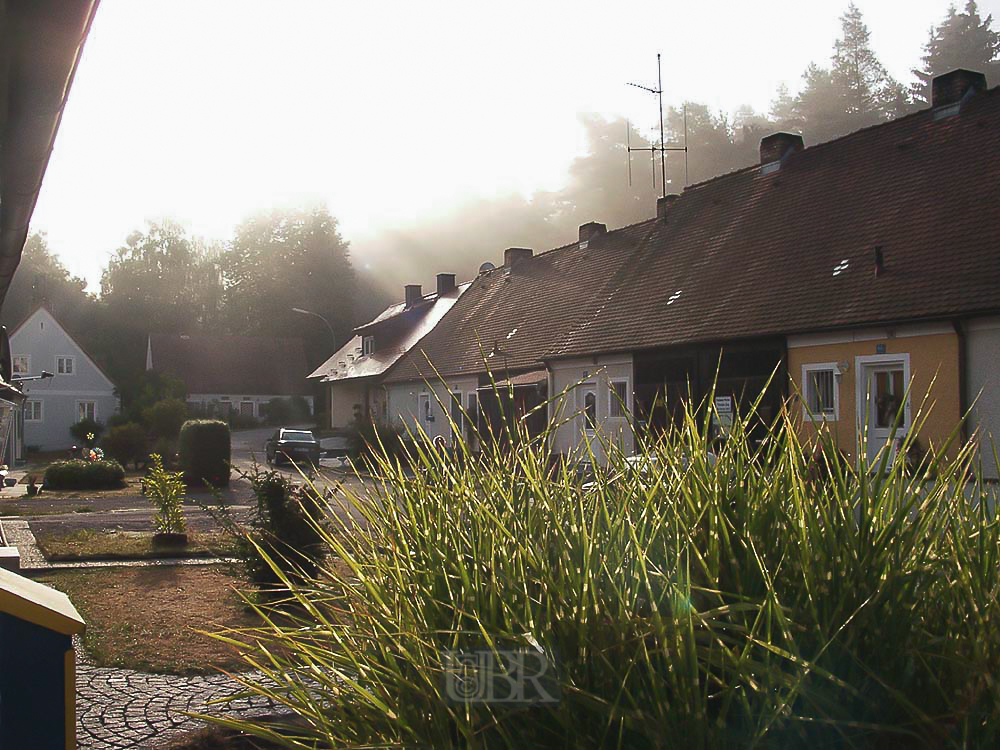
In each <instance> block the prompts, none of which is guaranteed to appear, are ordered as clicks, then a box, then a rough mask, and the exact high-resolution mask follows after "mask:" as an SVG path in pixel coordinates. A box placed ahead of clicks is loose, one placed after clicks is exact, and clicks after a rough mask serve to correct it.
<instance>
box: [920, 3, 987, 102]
mask: <svg viewBox="0 0 1000 750" xmlns="http://www.w3.org/2000/svg"><path fill="white" fill-rule="evenodd" d="M992 23H993V16H992V15H990V16H987V17H986V18H985V19H983V18H982V17H981V16H980V15H979V8H978V6H977V5H976V2H975V0H969V2H967V3H966V5H965V11H964V12H962V13H959V12H958V10H957V9H956V8H955V6H954V5H952V6H951V7H949V8H948V15H947V16H946V17H945V19H944V21H942V22H941V23H940V24H939V25H938V26H937V27H936V28H932V29H931V32H930V39H929V40H928V42H927V44H925V45H924V56H923V57H922V58H921V60H922V61H923V67H921V68H920V69H914V70H913V75H915V76H916V78H917V81H916V83H914V84H913V87H912V92H913V98H914V99H916V100H917V101H918V102H919V103H920V104H922V105H927V104H930V98H931V97H930V86H931V79H933V78H934V76H938V75H941V74H942V73H947V72H948V71H949V70H954V69H955V68H968V69H970V70H978V71H980V72H981V73H985V74H986V78H987V83H988V84H990V85H997V84H998V83H1000V34H998V33H997V32H995V31H993V30H992V28H991V25H992Z"/></svg>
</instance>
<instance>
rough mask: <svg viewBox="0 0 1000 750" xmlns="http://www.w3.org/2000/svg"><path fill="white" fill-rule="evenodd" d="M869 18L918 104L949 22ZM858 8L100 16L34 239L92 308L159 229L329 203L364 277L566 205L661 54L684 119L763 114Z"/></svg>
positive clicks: (354, 5)
mask: <svg viewBox="0 0 1000 750" xmlns="http://www.w3.org/2000/svg"><path fill="white" fill-rule="evenodd" d="M857 4H858V5H859V7H860V8H861V9H862V11H863V13H864V15H865V19H866V21H867V24H868V27H869V29H870V31H871V33H872V41H873V46H874V48H875V50H876V52H877V53H878V54H879V55H880V57H881V59H882V61H883V63H884V64H885V65H886V66H887V67H888V68H889V70H890V72H891V73H892V74H894V75H895V76H896V77H897V78H900V79H901V80H904V81H906V82H907V83H908V82H909V81H910V78H911V76H910V75H909V69H910V68H911V67H913V66H914V65H915V64H917V63H918V61H919V57H920V54H921V52H922V45H923V44H924V43H925V41H926V39H927V36H928V30H929V28H930V27H931V25H932V24H934V23H937V22H938V21H940V19H941V18H942V17H943V16H944V14H945V12H946V10H947V5H948V2H947V0H896V1H894V2H886V1H885V0H857ZM959 4H960V5H964V2H962V3H959ZM846 6H847V0H809V2H801V1H798V0H789V1H782V2H776V1H761V2H747V1H746V0H716V1H715V2H710V3H709V2H688V3H676V2H663V1H662V0H652V1H650V2H645V1H642V2H631V3H619V4H614V3H608V2H590V1H584V0H560V2H542V1H541V0H534V1H533V2H520V1H519V0H507V1H505V2H490V3H486V2H481V1H480V2H475V1H470V0H464V1H462V2H436V1H434V2H432V1H431V0H423V1H422V2H412V1H410V2H408V1H406V0H397V1H394V2H387V1H385V0H383V1H382V2H372V1H369V2H362V1H357V2H355V1H353V0H352V1H351V2H347V1H345V0H326V1H325V2H324V1H321V0H314V1H312V2H309V1H307V0H269V1H260V2H255V1H251V0H228V1H224V0H102V2H101V6H100V9H99V11H98V14H97V19H96V21H95V23H94V26H93V29H92V31H91V34H90V39H89V41H88V42H87V45H86V48H85V51H84V55H83V59H82V62H81V64H80V67H79V70H78V72H77V76H76V81H75V84H74V86H73V90H72V92H71V95H70V101H69V105H68V106H67V108H66V112H65V116H64V118H63V122H62V127H61V130H60V132H59V135H58V137H57V139H56V146H55V151H54V153H53V155H52V160H51V162H50V165H49V170H48V173H47V176H46V178H45V182H44V184H43V187H42V193H41V196H40V199H39V202H38V207H37V209H36V211H35V216H34V220H33V222H32V228H33V229H35V230H43V231H46V232H48V234H49V240H50V243H51V245H52V247H53V249H54V250H55V251H56V252H57V253H58V254H59V255H60V256H61V257H62V259H63V261H64V262H65V263H66V265H67V266H68V267H69V269H70V270H71V271H72V272H73V273H75V274H78V275H83V276H85V277H86V278H87V279H88V280H89V281H90V282H91V288H92V289H95V290H96V288H97V286H98V283H99V280H100V273H101V268H102V267H103V265H104V264H105V263H106V261H107V257H108V255H109V253H111V252H112V251H113V250H114V249H115V248H117V247H118V246H119V245H121V244H122V243H123V241H124V238H125V237H126V235H127V234H128V233H129V232H130V231H132V230H133V229H136V228H141V227H142V226H143V225H144V222H145V220H147V219H159V218H164V217H170V218H173V219H176V220H178V221H180V222H182V223H183V224H185V225H186V226H187V227H188V228H189V229H190V230H191V231H192V232H193V233H194V234H196V235H199V236H203V237H206V238H209V239H214V238H218V239H225V238H228V237H229V236H231V232H232V229H233V227H234V225H235V224H237V223H238V222H239V221H240V220H241V219H243V218H244V217H245V216H247V215H248V214H250V213H253V212H255V211H258V210H261V209H267V208H271V207H274V206H283V205H295V204H302V203H306V202H313V201H316V200H319V201H324V202H326V203H327V205H328V206H329V207H330V210H331V212H332V213H333V214H334V215H335V216H337V217H338V218H339V219H340V221H341V229H342V232H343V234H344V235H345V237H346V238H347V239H349V240H351V241H352V243H353V252H354V255H355V257H356V258H357V259H358V260H360V261H361V262H363V256H364V245H365V239H366V237H370V236H372V234H374V233H377V232H378V231H379V229H380V228H382V227H388V226H393V225H400V224H405V223H406V222H408V221H411V220H413V219H416V218H426V217H427V216H430V215H434V214H435V213H437V212H443V211H444V210H446V209H447V208H448V207H449V206H453V205H454V204H455V203H456V202H458V201H461V200H462V199H463V197H469V196H472V195H479V196H490V195H496V194H503V193H507V192H510V191H521V192H523V193H525V194H530V193H531V192H533V191H534V190H536V189H539V188H549V189H551V188H557V187H559V185H560V184H561V182H562V181H563V178H564V175H565V169H566V167H567V165H568V164H569V163H570V161H571V160H572V159H573V157H574V156H576V155H578V154H579V153H580V152H581V151H582V150H583V148H584V143H583V139H582V132H581V129H580V127H579V125H578V121H577V113H579V112H601V113H605V114H607V115H608V116H612V115H619V114H620V115H624V116H626V117H629V118H630V119H632V120H633V121H635V122H638V123H648V124H649V125H652V124H653V123H654V122H655V120H656V114H655V113H656V110H655V99H654V98H653V97H652V96H651V95H649V94H645V93H643V92H641V91H639V90H637V89H633V88H629V87H626V86H625V85H624V84H625V82H626V81H636V82H639V83H644V84H650V85H652V84H655V82H656V78H655V76H656V67H655V61H656V53H657V52H662V54H663V57H664V70H665V71H673V74H672V75H671V76H670V77H668V78H666V79H665V80H664V89H665V91H666V98H667V100H668V103H680V102H681V101H682V100H684V99H693V100H698V101H704V102H707V103H709V104H710V105H712V106H713V107H715V108H717V109H723V110H725V111H727V112H732V111H733V110H735V109H736V108H737V107H738V106H740V105H741V104H744V103H748V104H751V105H753V106H754V107H756V108H757V109H759V110H765V111H766V109H767V106H768V103H769V101H770V100H771V98H772V97H773V95H774V91H775V88H776V87H777V86H778V84H780V83H782V82H784V83H786V84H788V85H789V87H790V88H791V89H792V90H793V91H795V90H796V89H797V88H798V85H799V80H800V78H799V77H800V75H801V73H802V71H803V70H804V69H805V67H806V65H807V64H808V63H809V62H810V61H817V62H820V63H824V64H825V63H826V62H827V61H828V59H829V55H830V51H831V48H832V44H833V40H834V38H835V37H836V35H837V33H838V31H839V20H838V19H839V16H840V14H841V13H842V12H843V11H844V9H845V8H846ZM980 10H981V12H982V14H983V15H984V16H985V15H986V14H987V13H990V12H992V13H993V14H994V15H995V16H1000V0H983V1H982V2H980ZM998 26H1000V22H995V23H994V28H997V27H998ZM677 71H682V72H677ZM996 83H1000V82H997V81H990V84H991V85H994V84H996Z"/></svg>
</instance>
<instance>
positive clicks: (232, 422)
mask: <svg viewBox="0 0 1000 750" xmlns="http://www.w3.org/2000/svg"><path fill="white" fill-rule="evenodd" d="M227 420H228V422H229V426H230V427H231V428H233V429H234V430H250V429H253V428H254V427H257V426H259V425H260V420H258V419H257V418H256V417H251V416H248V415H245V414H240V413H239V412H238V411H233V412H230V413H229V416H228V418H227Z"/></svg>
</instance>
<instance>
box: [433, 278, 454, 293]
mask: <svg viewBox="0 0 1000 750" xmlns="http://www.w3.org/2000/svg"><path fill="white" fill-rule="evenodd" d="M454 288H455V274H453V273H439V274H438V275H437V293H438V296H439V297H440V296H441V295H442V294H447V293H448V292H450V291H451V290H452V289H454Z"/></svg>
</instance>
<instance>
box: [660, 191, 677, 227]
mask: <svg viewBox="0 0 1000 750" xmlns="http://www.w3.org/2000/svg"><path fill="white" fill-rule="evenodd" d="M678 198H680V195H678V194H677V193H670V195H663V196H660V197H659V198H657V199H656V218H657V219H661V220H663V221H666V219H667V211H668V210H669V208H670V206H671V205H673V202H674V201H675V200H677V199H678Z"/></svg>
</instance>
